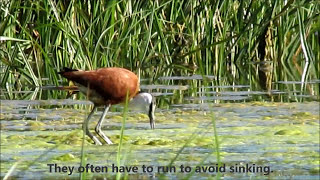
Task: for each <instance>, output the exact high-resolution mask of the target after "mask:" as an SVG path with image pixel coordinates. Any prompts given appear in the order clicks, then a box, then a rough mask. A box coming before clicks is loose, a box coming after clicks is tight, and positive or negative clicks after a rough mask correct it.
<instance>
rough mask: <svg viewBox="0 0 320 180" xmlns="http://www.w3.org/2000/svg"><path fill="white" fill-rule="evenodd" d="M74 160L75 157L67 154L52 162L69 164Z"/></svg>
mask: <svg viewBox="0 0 320 180" xmlns="http://www.w3.org/2000/svg"><path fill="white" fill-rule="evenodd" d="M75 159H76V157H75V156H74V155H73V154H71V153H67V154H64V155H61V156H58V157H55V158H53V160H55V161H59V162H70V161H74V160H75Z"/></svg>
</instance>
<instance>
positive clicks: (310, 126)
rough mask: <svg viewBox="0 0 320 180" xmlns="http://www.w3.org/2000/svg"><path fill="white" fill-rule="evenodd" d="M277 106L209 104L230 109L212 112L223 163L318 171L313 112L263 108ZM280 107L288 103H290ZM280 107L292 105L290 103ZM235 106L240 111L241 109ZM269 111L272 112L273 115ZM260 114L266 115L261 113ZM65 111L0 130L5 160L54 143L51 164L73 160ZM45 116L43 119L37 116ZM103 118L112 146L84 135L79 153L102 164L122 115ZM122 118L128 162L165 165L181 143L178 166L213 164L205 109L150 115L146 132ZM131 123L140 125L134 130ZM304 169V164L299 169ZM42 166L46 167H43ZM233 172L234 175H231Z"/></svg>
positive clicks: (74, 137)
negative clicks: (152, 126)
mask: <svg viewBox="0 0 320 180" xmlns="http://www.w3.org/2000/svg"><path fill="white" fill-rule="evenodd" d="M280 105H281V106H284V105H283V104H279V105H278V104H277V103H271V104H268V103H260V104H259V103H253V104H251V103H248V104H241V105H239V106H237V105H234V104H220V105H219V106H215V108H219V107H220V108H226V107H232V110H231V111H232V112H231V111H229V110H228V109H226V111H222V110H223V109H222V110H221V111H222V112H220V111H219V110H217V111H216V119H217V120H216V124H217V132H218V137H219V142H220V148H221V149H220V156H221V157H222V158H223V162H224V163H228V162H229V164H230V163H231V164H232V163H233V162H240V161H249V162H257V163H258V162H260V163H261V162H262V164H268V163H270V162H271V163H277V164H280V165H281V166H283V167H286V168H289V169H290V168H292V167H295V168H299V169H302V170H301V172H302V173H304V174H308V173H309V174H317V173H318V172H317V170H318V169H317V166H318V165H319V161H318V159H319V155H318V154H317V153H318V152H317V151H315V149H314V147H317V146H318V145H319V129H318V128H317V127H318V126H317V125H319V123H318V121H317V120H316V118H317V117H318V115H317V114H313V113H311V112H308V111H307V110H305V111H298V113H293V114H290V113H279V112H278V111H274V110H270V109H268V107H279V108H280ZM285 105H286V106H292V105H291V104H285ZM255 107H259V108H260V109H262V110H261V111H260V112H261V113H262V115H261V116H260V115H259V116H257V117H254V118H252V117H250V116H246V114H248V113H253V114H254V115H256V114H257V112H256V109H255ZM285 108H286V109H290V108H291V109H295V107H285ZM239 109H244V110H243V112H242V111H240V110H239ZM264 110H265V111H264ZM66 112H67V111H66ZM273 112H276V113H274V114H273ZM299 112H302V113H299ZM57 113H58V112H57ZM241 113H242V114H241ZM266 113H269V114H267V115H266ZM67 114H68V115H65V116H66V117H65V118H64V119H63V120H56V121H50V122H48V121H47V122H46V123H44V122H42V121H39V120H38V121H35V120H28V121H26V122H27V125H26V124H25V123H16V124H18V125H19V126H21V127H24V126H26V127H28V128H30V127H32V126H34V127H35V129H32V131H30V133H24V132H22V131H14V132H16V134H10V131H5V132H2V135H3V136H2V137H1V142H2V143H3V144H2V147H1V151H2V153H3V154H5V155H6V156H8V157H10V158H11V160H9V161H6V163H7V164H12V162H13V161H18V160H25V161H26V160H28V159H30V158H34V157H37V156H39V155H41V154H39V152H41V153H43V152H46V150H48V149H49V148H51V147H55V151H57V152H55V151H53V152H50V153H48V154H47V155H46V156H47V157H48V158H47V159H50V161H51V160H52V161H54V162H55V163H67V162H78V160H79V157H78V153H79V151H80V148H81V145H82V137H83V132H82V129H81V124H82V121H83V117H81V118H77V117H78V116H75V115H72V114H71V113H67ZM50 115H51V114H50ZM48 116H49V115H48ZM79 117H80V116H79ZM47 118H48V117H43V119H47ZM98 118H99V115H96V116H95V117H94V118H93V119H94V120H92V122H91V123H92V124H91V125H90V127H91V128H92V129H90V131H91V132H93V133H94V134H95V132H94V127H93V124H96V122H94V121H97V119H98ZM106 119H108V121H109V122H111V123H113V124H117V125H113V126H104V127H103V131H104V132H105V134H106V135H107V136H108V137H109V138H110V139H111V141H112V142H113V143H114V145H103V146H95V145H94V144H93V142H92V140H91V139H90V138H88V137H87V136H86V139H85V151H86V155H85V157H86V159H87V161H89V162H90V163H91V164H101V163H102V164H103V163H106V162H107V164H108V165H109V164H110V163H112V162H115V158H114V154H115V153H116V152H117V144H118V143H119V138H120V136H119V129H120V127H119V126H121V123H120V122H121V120H122V116H120V115H114V116H110V117H107V118H106ZM75 121H76V122H75ZM297 121H305V122H306V123H303V124H296V122H297ZM29 122H31V124H29ZM37 122H41V123H37ZM127 122H128V123H130V125H132V126H133V127H131V126H128V127H126V130H125V132H124V133H125V135H124V137H123V140H124V150H125V152H124V153H125V154H124V155H125V157H128V158H129V159H127V160H126V162H127V163H128V164H130V163H132V164H137V165H142V164H149V165H155V164H158V163H159V164H167V163H169V162H170V161H171V160H172V159H173V158H174V157H175V156H176V154H177V153H178V152H179V150H180V149H181V148H182V147H185V149H184V150H183V151H182V152H181V154H180V155H179V156H178V157H177V159H176V161H177V162H179V163H180V164H187V163H190V164H198V163H199V162H201V161H202V160H203V158H204V157H206V156H208V159H207V161H209V162H212V163H214V162H216V157H215V155H214V153H215V152H216V149H215V148H216V147H215V146H214V145H213V142H214V138H213V137H214V136H213V128H212V125H210V123H211V117H210V113H204V112H201V111H195V110H192V111H182V110H177V111H174V112H170V111H169V112H161V113H156V122H157V125H158V127H157V126H156V129H154V130H149V127H148V125H149V124H148V123H149V120H148V117H147V116H146V115H144V114H141V113H137V114H130V116H129V117H128V121H127ZM311 122H312V123H311ZM32 123H33V125H32ZM74 123H76V125H77V128H74V129H73V130H69V129H64V130H61V131H56V130H54V128H50V127H49V128H45V129H43V128H44V127H46V126H48V125H51V126H54V127H63V126H64V125H69V124H74ZM118 124H119V125H118ZM135 125H137V126H140V128H135ZM7 126H8V125H6V126H5V127H7ZM95 135H96V134H95ZM98 138H99V137H98ZM100 140H101V139H100ZM101 141H102V140H101ZM35 147H36V149H37V150H38V151H35ZM12 152H17V154H16V155H14V154H13V153H12ZM25 152H34V153H33V154H32V156H31V155H24V154H26V153H25ZM41 162H42V163H44V164H45V163H48V160H42V161H40V164H41ZM41 167H42V166H41ZM304 167H308V168H305V169H303V168H304ZM1 168H2V170H4V171H7V170H8V168H10V166H9V165H6V166H3V167H1ZM44 168H46V167H45V166H44ZM318 174H319V173H318ZM233 175H235V176H236V174H233Z"/></svg>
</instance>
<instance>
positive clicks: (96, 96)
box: [59, 67, 155, 145]
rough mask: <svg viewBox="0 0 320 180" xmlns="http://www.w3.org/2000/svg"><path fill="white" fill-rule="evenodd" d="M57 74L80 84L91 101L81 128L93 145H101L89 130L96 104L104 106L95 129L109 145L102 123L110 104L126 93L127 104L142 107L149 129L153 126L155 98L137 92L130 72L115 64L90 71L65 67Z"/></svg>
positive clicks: (136, 82) (136, 83)
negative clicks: (90, 109) (111, 66)
mask: <svg viewBox="0 0 320 180" xmlns="http://www.w3.org/2000/svg"><path fill="white" fill-rule="evenodd" d="M59 74H61V75H62V76H63V77H65V78H67V79H68V80H70V81H73V82H74V83H75V84H76V85H77V86H78V87H79V90H80V91H81V92H82V93H84V94H85V95H87V96H88V98H89V100H90V101H92V102H93V103H94V108H93V109H92V111H91V113H90V114H89V116H88V118H87V119H86V120H85V121H84V128H85V131H86V134H87V135H88V136H89V137H90V138H91V139H92V140H93V141H94V142H95V143H96V144H99V145H101V144H102V143H101V142H100V141H99V139H98V138H97V137H95V136H94V135H93V134H92V133H91V132H90V131H89V129H88V122H89V119H90V118H91V117H92V115H93V113H94V111H95V109H96V108H97V107H99V106H104V107H105V109H104V112H103V113H102V116H101V118H100V120H99V122H98V124H97V126H96V128H95V130H96V133H97V134H98V135H99V136H100V137H101V138H102V139H104V140H105V141H106V142H107V143H108V144H112V142H111V141H110V140H109V138H108V137H107V136H106V135H105V134H104V133H103V132H102V131H101V126H102V122H103V120H104V117H105V115H106V114H107V112H108V109H109V108H110V106H111V105H113V104H119V103H123V102H125V100H126V96H127V93H128V96H129V100H130V107H139V108H140V109H142V110H145V113H147V114H148V115H149V118H150V125H151V128H152V129H153V128H154V124H155V123H154V111H155V100H154V97H153V96H152V95H151V94H149V93H141V92H139V80H138V77H137V76H136V75H135V74H134V73H133V72H131V71H129V70H127V69H124V68H116V67H113V68H101V69H97V70H92V71H82V70H74V69H69V68H64V69H63V70H62V71H61V72H59Z"/></svg>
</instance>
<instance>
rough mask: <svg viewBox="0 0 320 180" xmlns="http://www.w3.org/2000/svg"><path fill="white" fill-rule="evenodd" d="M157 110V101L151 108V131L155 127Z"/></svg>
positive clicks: (153, 102)
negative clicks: (155, 112)
mask: <svg viewBox="0 0 320 180" xmlns="http://www.w3.org/2000/svg"><path fill="white" fill-rule="evenodd" d="M155 109H156V103H155V101H154V100H153V101H152V102H151V104H150V107H149V119H150V126H151V129H154V126H155V117H154V111H155Z"/></svg>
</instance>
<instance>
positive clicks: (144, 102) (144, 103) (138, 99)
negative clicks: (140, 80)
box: [129, 93, 152, 111]
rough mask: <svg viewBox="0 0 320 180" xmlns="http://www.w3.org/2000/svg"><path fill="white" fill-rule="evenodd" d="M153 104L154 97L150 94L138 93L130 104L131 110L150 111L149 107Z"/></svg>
mask: <svg viewBox="0 0 320 180" xmlns="http://www.w3.org/2000/svg"><path fill="white" fill-rule="evenodd" d="M151 102H152V95H151V94H149V93H138V94H137V95H136V96H135V97H133V98H132V100H131V101H130V102H129V107H130V109H136V110H142V111H148V109H149V106H150V104H151Z"/></svg>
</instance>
